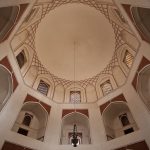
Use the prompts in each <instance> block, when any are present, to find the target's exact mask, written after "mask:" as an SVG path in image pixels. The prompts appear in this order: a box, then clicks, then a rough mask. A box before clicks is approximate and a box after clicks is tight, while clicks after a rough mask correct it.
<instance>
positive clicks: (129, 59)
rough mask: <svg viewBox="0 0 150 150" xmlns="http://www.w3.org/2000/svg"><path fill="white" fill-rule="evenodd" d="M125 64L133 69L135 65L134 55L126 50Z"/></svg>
mask: <svg viewBox="0 0 150 150" xmlns="http://www.w3.org/2000/svg"><path fill="white" fill-rule="evenodd" d="M123 62H124V63H125V64H126V65H127V67H128V68H131V66H132V63H133V55H132V54H131V53H129V51H128V50H126V52H125V55H124V59H123Z"/></svg>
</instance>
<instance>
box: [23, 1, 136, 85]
mask: <svg viewBox="0 0 150 150" xmlns="http://www.w3.org/2000/svg"><path fill="white" fill-rule="evenodd" d="M67 3H82V4H86V5H89V6H91V7H94V8H95V9H96V10H98V11H100V12H101V13H102V14H103V15H104V16H105V17H106V18H107V19H108V21H109V23H110V24H111V25H112V28H113V31H114V34H115V50H114V54H113V57H112V59H111V60H110V62H109V63H108V65H107V66H106V67H105V68H104V69H103V70H102V71H101V72H100V73H98V74H97V75H95V76H93V77H91V78H88V79H85V80H79V81H76V83H77V84H78V85H80V86H82V87H83V88H86V87H87V86H88V85H89V84H90V85H93V86H94V87H95V86H96V83H97V81H98V79H99V77H100V75H101V74H110V75H113V73H112V70H113V68H114V67H115V66H119V63H118V59H117V49H118V48H119V47H121V46H122V45H124V44H127V43H126V42H125V41H124V40H123V39H122V37H121V32H122V31H123V30H127V29H125V28H124V27H122V26H121V25H119V24H117V23H116V22H115V21H114V20H112V19H111V17H110V15H109V11H108V10H109V7H112V8H115V9H117V7H116V6H115V5H114V4H112V3H107V2H100V1H96V0H54V1H52V2H51V1H47V2H38V1H37V3H36V4H35V7H38V6H40V7H42V13H41V17H40V19H39V20H38V21H36V22H34V23H31V25H29V26H27V27H26V28H25V30H27V31H28V34H29V36H28V37H27V39H26V41H25V43H26V44H27V45H28V46H30V47H31V48H32V49H33V50H34V56H33V59H32V63H31V66H36V67H37V68H38V75H40V74H48V75H49V76H50V77H51V79H52V80H53V84H54V86H57V85H59V84H61V85H63V87H64V88H67V87H68V86H70V85H71V84H72V83H73V82H74V81H71V80H66V79H62V78H59V77H57V76H56V75H54V74H52V73H51V72H50V71H48V70H47V69H46V68H45V67H44V66H43V65H42V63H41V62H40V61H39V59H38V56H37V53H36V51H35V41H34V40H35V34H36V29H37V28H38V24H39V23H40V22H41V20H42V19H43V18H44V17H45V15H46V14H47V13H49V11H51V10H53V9H55V8H56V7H58V6H61V5H63V4H67ZM120 15H121V14H120ZM127 31H128V30H127ZM128 32H130V33H131V31H130V30H129V31H128ZM132 35H133V34H132ZM133 36H134V35H133Z"/></svg>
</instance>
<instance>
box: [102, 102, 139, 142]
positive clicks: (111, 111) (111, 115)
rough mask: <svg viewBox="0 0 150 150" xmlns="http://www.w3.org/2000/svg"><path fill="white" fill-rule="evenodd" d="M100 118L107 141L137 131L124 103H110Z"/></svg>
mask: <svg viewBox="0 0 150 150" xmlns="http://www.w3.org/2000/svg"><path fill="white" fill-rule="evenodd" d="M102 117H103V122H104V126H105V132H106V137H107V140H108V141H109V140H112V139H115V138H117V137H120V136H122V135H125V134H129V133H131V132H134V131H135V130H137V129H138V127H137V124H136V122H135V120H134V118H133V116H132V114H131V112H130V110H129V108H128V105H127V104H126V102H111V103H110V104H109V105H108V106H107V107H106V109H105V110H104V112H103V114H102Z"/></svg>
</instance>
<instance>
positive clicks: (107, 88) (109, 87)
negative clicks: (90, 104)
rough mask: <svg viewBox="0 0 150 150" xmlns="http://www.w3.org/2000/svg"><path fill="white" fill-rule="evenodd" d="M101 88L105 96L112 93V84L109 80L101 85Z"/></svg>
mask: <svg viewBox="0 0 150 150" xmlns="http://www.w3.org/2000/svg"><path fill="white" fill-rule="evenodd" d="M100 87H101V89H102V91H103V94H104V95H107V94H108V93H110V92H111V91H112V85H111V83H110V80H107V81H105V82H104V83H102V84H101V85H100Z"/></svg>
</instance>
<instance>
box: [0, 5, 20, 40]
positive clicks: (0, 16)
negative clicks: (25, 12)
mask: <svg viewBox="0 0 150 150" xmlns="http://www.w3.org/2000/svg"><path fill="white" fill-rule="evenodd" d="M18 13H19V7H18V6H10V7H1V8H0V22H1V23H0V42H2V41H4V40H5V39H6V37H7V36H8V35H9V33H10V31H11V29H12V28H13V26H14V24H15V22H16V19H17V17H18Z"/></svg>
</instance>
